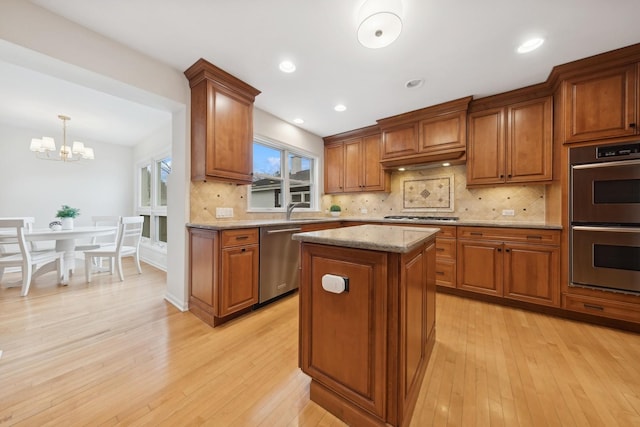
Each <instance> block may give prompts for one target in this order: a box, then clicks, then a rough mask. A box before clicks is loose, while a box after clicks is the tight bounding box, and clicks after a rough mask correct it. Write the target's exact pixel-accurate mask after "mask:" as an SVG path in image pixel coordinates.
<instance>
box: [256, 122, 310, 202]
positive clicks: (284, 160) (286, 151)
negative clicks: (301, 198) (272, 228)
mask: <svg viewBox="0 0 640 427" xmlns="http://www.w3.org/2000/svg"><path fill="white" fill-rule="evenodd" d="M256 143H257V144H260V145H264V146H266V147H269V148H273V149H275V150H280V151H281V153H280V166H281V168H280V169H281V175H282V176H281V177H279V178H276V179H279V180H281V181H282V182H283V186H282V193H281V195H282V196H281V197H285V195H286V198H285V199H283V200H282V203H281V204H282V206H280V207H273V208H260V207H252V206H251V198H252V191H251V184H249V185H247V210H246V212H248V213H273V212H286V211H287V204H288V203H290V200H288V199H289V195H290V183H289V155H290V154H294V155H297V156H301V157H305V158H308V159H310V160H312V162H313V164H312V165H311V173H310V174H309V178H310V180H311V185H310V189H309V194H310V198H311V202H310V207H308V208H296V210H297V211H302V212H318V211H319V208H320V186H319V184H318V179H319V177H320V175H319V164H320V158H319V157H318V156H317V155H315V154H314V153H311V152H309V151H307V150H305V149H303V148H300V147H295V146H293V145H290V144H287V143H285V142H281V141H276V140H273V139H270V138H267V137H264V136H261V135H254V136H253V141H252V145H251V150H253V144H256ZM252 172H253V170H252Z"/></svg>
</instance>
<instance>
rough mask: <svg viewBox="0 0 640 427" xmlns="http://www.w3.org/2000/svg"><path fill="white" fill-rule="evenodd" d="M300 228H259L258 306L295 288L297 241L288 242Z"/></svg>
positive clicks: (298, 258)
mask: <svg viewBox="0 0 640 427" xmlns="http://www.w3.org/2000/svg"><path fill="white" fill-rule="evenodd" d="M300 231H301V229H300V227H296V226H291V225H286V224H285V225H274V226H270V227H260V292H259V296H258V304H262V303H264V302H267V301H269V300H271V299H273V298H275V297H277V296H280V295H282V294H285V293H287V292H289V291H292V290H294V289H298V284H299V281H300V271H299V267H300V242H298V241H296V240H292V239H291V236H292V235H293V234H294V233H299V232H300Z"/></svg>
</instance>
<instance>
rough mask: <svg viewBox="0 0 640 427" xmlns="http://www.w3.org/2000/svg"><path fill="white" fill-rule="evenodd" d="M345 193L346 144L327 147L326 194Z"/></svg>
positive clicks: (325, 165) (325, 168) (325, 161)
mask: <svg viewBox="0 0 640 427" xmlns="http://www.w3.org/2000/svg"><path fill="white" fill-rule="evenodd" d="M343 191H344V144H342V143H338V144H332V145H325V147H324V192H325V193H327V194H331V193H342V192H343Z"/></svg>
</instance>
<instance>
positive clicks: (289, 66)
mask: <svg viewBox="0 0 640 427" xmlns="http://www.w3.org/2000/svg"><path fill="white" fill-rule="evenodd" d="M278 67H279V68H280V71H282V72H283V73H293V72H294V71H295V70H296V65H295V64H294V63H293V62H291V61H282V62H281V63H280V65H279V66H278Z"/></svg>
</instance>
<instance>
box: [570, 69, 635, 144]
mask: <svg viewBox="0 0 640 427" xmlns="http://www.w3.org/2000/svg"><path fill="white" fill-rule="evenodd" d="M638 73H639V70H638V64H635V63H634V64H630V65H622V66H618V67H614V68H610V69H607V70H604V71H596V72H592V73H588V74H583V75H579V76H576V77H570V78H568V79H566V80H565V81H564V82H563V92H564V96H563V97H564V114H565V115H564V120H565V129H564V130H565V132H564V142H582V141H591V140H597V139H605V138H616V137H625V136H633V135H637V134H638V133H639V132H640V130H639V129H638V128H639V126H638V125H639V123H638V122H639V115H640V113H639V110H640V106H639V103H640V99H639V98H640V87H639V85H640V82H639V76H638Z"/></svg>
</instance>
